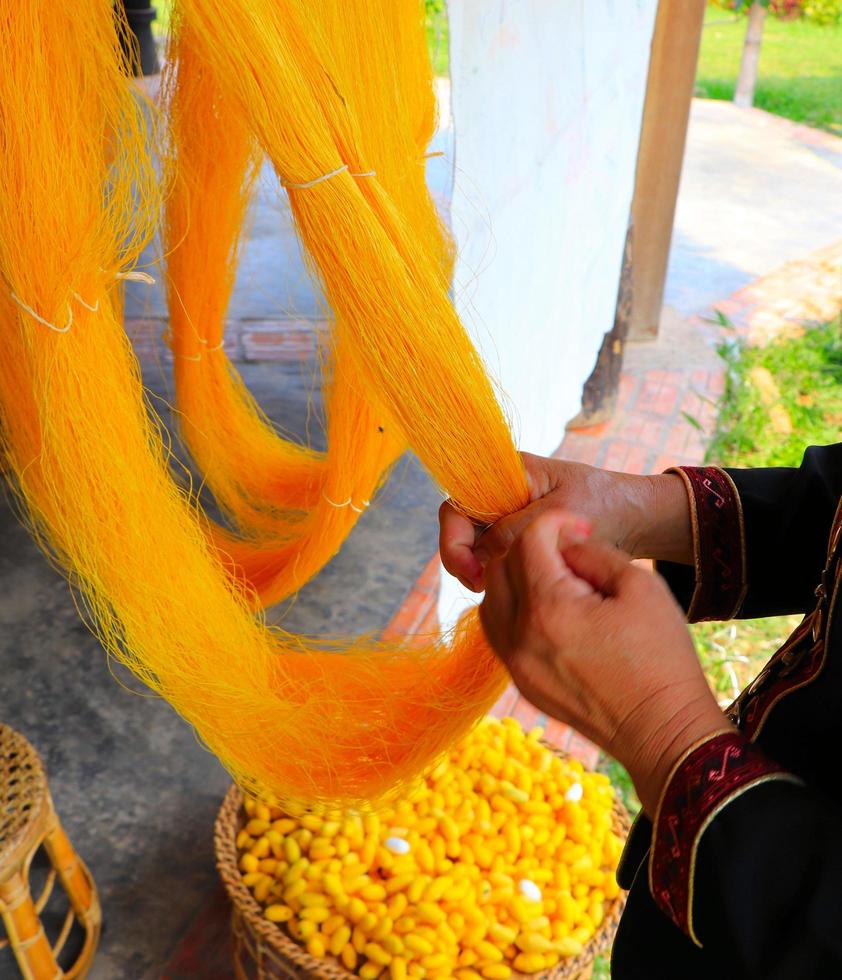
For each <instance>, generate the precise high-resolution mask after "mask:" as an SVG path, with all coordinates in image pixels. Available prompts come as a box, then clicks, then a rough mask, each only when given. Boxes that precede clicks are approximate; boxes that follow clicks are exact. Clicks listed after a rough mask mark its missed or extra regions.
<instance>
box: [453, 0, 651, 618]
mask: <svg viewBox="0 0 842 980" xmlns="http://www.w3.org/2000/svg"><path fill="white" fill-rule="evenodd" d="M656 8H657V0H450V2H449V17H450V72H451V100H452V124H453V128H454V152H453V155H454V173H455V176H454V190H453V199H452V222H453V231H454V234H455V236H456V239H457V245H458V249H459V259H458V262H457V265H456V271H455V277H454V290H455V297H456V302H457V306H458V308H459V312H460V313H461V315H462V317H463V319H464V321H465V323H466V324H467V325H468V327H469V329H470V330H471V331H472V333H473V335H474V337H475V340H476V341H477V343H478V345H479V347H480V349H481V350H482V352H483V355H484V356H485V358H486V362H487V363H488V366H489V368H490V370H491V372H492V373H493V374H494V375H495V376H496V377H497V378H498V379H499V380H500V382H501V385H502V387H503V390H504V391H505V392H506V395H507V397H508V404H509V409H510V411H511V415H512V419H513V423H514V427H515V431H516V434H517V438H518V443H519V445H520V447H521V448H522V449H526V450H529V451H531V452H537V453H544V454H548V453H551V452H552V451H553V450H555V449H556V448H557V447H558V445H559V444H560V442H561V440H562V438H563V435H564V426H565V423H566V422H567V421H568V420H569V419H570V418H572V417H573V416H574V415H575V414H576V413H577V412H578V410H579V406H580V400H581V392H582V385H583V384H584V382H585V380H586V379H587V377H588V376H589V374H590V372H591V370H592V369H593V366H594V361H595V358H596V353H597V351H598V349H599V345H600V343H601V340H602V337H603V335H604V334H605V333H606V332H607V331H608V330H610V329H611V325H612V321H613V317H614V308H615V305H616V298H617V286H618V281H619V272H620V266H621V261H622V253H623V244H624V241H625V234H626V227H627V224H628V218H629V210H630V207H631V198H632V192H633V186H634V170H635V161H636V157H637V145H638V138H639V132H640V119H641V114H642V111H643V99H644V94H645V89H646V74H647V69H648V64H649V48H650V43H651V38H652V29H653V26H654V19H655V12H656ZM445 579H446V580H445V582H444V583H443V588H442V596H441V602H440V613H441V615H442V621H443V622H444V623H450V622H452V621H453V618H454V614H455V613H456V612H457V611H458V609H459V608H461V607H462V606H463V605H464V598H463V597H461V596H459V595H458V590H457V588H456V583H454V582H452V581H447V577H445Z"/></svg>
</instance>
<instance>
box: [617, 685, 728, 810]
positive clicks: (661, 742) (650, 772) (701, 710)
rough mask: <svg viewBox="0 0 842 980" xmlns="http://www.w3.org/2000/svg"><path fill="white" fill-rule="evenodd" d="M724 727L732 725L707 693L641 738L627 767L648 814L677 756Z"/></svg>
mask: <svg viewBox="0 0 842 980" xmlns="http://www.w3.org/2000/svg"><path fill="white" fill-rule="evenodd" d="M655 717H657V716H655ZM726 731H735V728H734V726H733V725H732V724H731V723H730V722H729V721H728V719H727V718H726V717H725V715H724V714H723V713H722V711H721V709H720V708H719V706H718V705H717V703H716V701H715V700H714V699H713V696H712V695H709V694H708V695H707V696H700V698H699V699H698V702H697V703H695V704H692V705H689V706H687V707H686V708H685V709H684V710H682V711H680V712H678V713H676V714H674V715H673V716H672V717H671V718H670V719H669V721H668V722H666V723H664V724H662V725H661V726H660V727H659V729H658V730H657V731H656V732H654V733H653V734H652V736H651V737H650V739H649V740H648V742H644V745H643V746H642V747H641V752H640V753H639V754H638V758H637V759H636V760H635V761H633V762H632V764H631V767H627V768H629V775H630V776H631V777H632V781H633V782H634V785H635V789H636V791H637V795H638V797H639V799H640V802H641V805H642V806H643V809H644V810H645V811H646V813H647V814H648V815H649V816H650V817H654V815H655V812H656V810H657V808H658V803H659V801H660V799H661V796H662V795H663V792H664V788H665V787H666V785H667V782H668V781H669V778H670V776H671V775H672V773H673V770H674V769H675V768H676V766H677V764H678V763H679V762H680V760H681V759H682V758H684V757H685V756H686V755H687V753H688V752H689V751H690V750H691V749H692V748H694V747H695V746H696V745H698V744H699V743H700V742H703V741H705V740H706V739H708V738H711V737H712V736H714V735H716V734H719V733H721V732H726Z"/></svg>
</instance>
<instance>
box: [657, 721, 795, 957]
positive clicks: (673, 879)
mask: <svg viewBox="0 0 842 980" xmlns="http://www.w3.org/2000/svg"><path fill="white" fill-rule="evenodd" d="M770 779H781V780H785V781H788V782H796V783H800V780H799V779H797V777H795V776H793V775H792V774H791V773H788V772H786V771H785V770H784V769H782V768H781V767H780V766H778V765H777V764H776V763H774V762H772V761H771V760H770V759H768V758H767V757H766V756H765V755H764V754H763V753H762V752H761V751H760V749H759V748H757V746H756V745H754V744H753V743H751V742H749V740H748V739H747V738H746V737H745V736H744V735H743V734H742V733H741V732H736V731H727V732H719V733H718V734H715V735H712V736H710V737H709V738H707V739H705V740H704V741H703V742H702V743H701V744H697V745H695V746H693V747H692V748H691V749H690V750H689V752H688V753H686V754H685V755H684V757H683V758H682V759H680V760H679V762H678V763H677V764H676V766H675V768H674V769H673V771H672V773H671V774H670V777H669V779H668V780H667V783H666V786H665V788H664V792H663V795H662V797H661V802H660V804H659V805H658V811H657V813H656V815H655V822H654V829H653V832H652V850H651V851H650V855H649V890H650V891H651V893H652V897H653V898H654V899H655V902H656V904H657V905H658V907H659V908H660V909H661V911H662V912H664V914H665V915H668V916H669V917H670V919H672V921H673V922H674V923H675V924H676V925H677V926H678V928H679V929H681V930H682V931H683V932H684V933H686V934H687V935H688V936H689V937H690V938H691V939H692V940H693V942H694V943H695V944H696V945H697V946H701V943H700V942H699V940H698V938H697V937H696V935H695V933H694V931H693V878H694V874H695V866H696V852H697V850H698V847H699V842H700V840H701V838H702V834H704V832H705V830H707V828H708V826H709V825H710V823H711V821H712V820H713V819H714V817H716V816H717V814H719V813H720V812H721V811H722V810H723V808H724V807H726V806H727V805H728V804H729V803H732V802H733V801H734V800H735V799H737V798H738V797H739V796H741V795H742V794H743V793H744V792H746V790H748V789H750V788H752V787H753V786H757V785H758V784H760V783H763V782H767V781H768V780H770Z"/></svg>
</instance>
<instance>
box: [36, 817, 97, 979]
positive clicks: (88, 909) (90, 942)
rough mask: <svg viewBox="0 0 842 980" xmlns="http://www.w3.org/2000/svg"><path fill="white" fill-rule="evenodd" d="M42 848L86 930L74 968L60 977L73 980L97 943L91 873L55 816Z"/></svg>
mask: <svg viewBox="0 0 842 980" xmlns="http://www.w3.org/2000/svg"><path fill="white" fill-rule="evenodd" d="M44 847H45V848H46V850H47V854H48V855H49V856H50V861H51V863H52V865H53V867H54V868H55V869H56V871H57V872H58V876H59V878H60V879H61V882H62V885H63V886H64V890H65V892H66V893H67V898H68V900H69V901H70V906H71V908H72V909H73V911H74V913H75V914H76V918H77V919H78V920H79V923H80V925H81V926H82V928H83V929H84V931H85V942H84V945H83V947H82V951H81V952H80V953H79V956H78V957H77V959H76V962H75V963H74V965H73V966H72V967H71V968H70V969H69V970H67V971H66V972H65V973H64V974H62V975H63V977H65V978H66V980H75V978H77V977H82V976H84V975H85V973H87V971H88V968H89V967H90V964H91V961H92V960H93V956H94V952H95V951H96V947H97V944H98V942H99V930H100V920H101V913H100V906H99V898H98V896H97V893H96V888H95V886H94V883H93V878H92V877H91V874H90V872H89V871H88V869H87V867H86V866H85V863H84V862H83V861H82V859H81V858H80V857H79V856H78V854H77V853H76V851H75V850H74V849H73V845H72V844H71V843H70V841H69V839H68V837H67V834H65V832H64V830H63V828H62V826H61V824H60V823H59V821H58V817H55V816H54V817H53V820H52V822H51V828H50V830H49V831H48V832H47V835H46V836H45V838H44ZM56 952H58V950H56Z"/></svg>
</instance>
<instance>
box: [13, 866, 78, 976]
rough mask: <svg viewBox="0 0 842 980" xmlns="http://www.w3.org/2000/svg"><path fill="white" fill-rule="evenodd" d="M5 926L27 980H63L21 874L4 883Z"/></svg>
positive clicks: (27, 886)
mask: <svg viewBox="0 0 842 980" xmlns="http://www.w3.org/2000/svg"><path fill="white" fill-rule="evenodd" d="M0 910H2V916H3V923H4V925H5V926H6V932H7V933H8V936H9V941H10V943H11V946H12V950H13V951H14V954H15V958H16V959H17V961H18V966H19V967H20V971H21V973H22V974H23V977H24V980H57V978H59V977H61V976H63V974H62V972H61V970H60V969H59V966H58V964H57V963H56V960H55V957H54V956H53V951H52V949H51V948H50V943H49V941H48V940H47V937H46V935H45V934H44V929H43V927H42V926H41V919H40V918H39V916H38V913H37V911H36V910H35V903H34V902H33V901H32V896H31V895H30V894H29V885H28V883H27V881H26V879H25V878H24V877H23V875H22V874H20V873H15V874H13V875H12V876H11V877H9V878H7V879H6V880H5V881H4V882H2V883H0Z"/></svg>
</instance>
